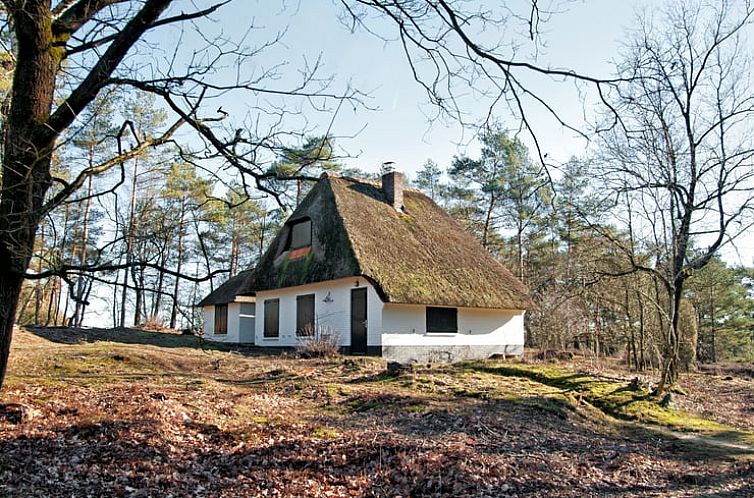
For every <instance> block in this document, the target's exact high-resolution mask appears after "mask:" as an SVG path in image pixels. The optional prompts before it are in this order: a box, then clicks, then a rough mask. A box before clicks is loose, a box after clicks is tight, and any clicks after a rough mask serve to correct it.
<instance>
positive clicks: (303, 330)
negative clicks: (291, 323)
mask: <svg viewBox="0 0 754 498" xmlns="http://www.w3.org/2000/svg"><path fill="white" fill-rule="evenodd" d="M313 333H314V294H307V295H305V296H297V297H296V335H312V334H313Z"/></svg>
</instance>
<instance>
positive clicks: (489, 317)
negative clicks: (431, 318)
mask: <svg viewBox="0 0 754 498" xmlns="http://www.w3.org/2000/svg"><path fill="white" fill-rule="evenodd" d="M382 326H383V334H382V346H383V348H385V347H391V348H399V347H400V348H413V347H427V346H432V347H435V346H436V347H440V348H442V347H448V348H451V349H452V348H457V347H460V346H471V347H475V346H476V347H478V348H479V350H480V352H482V351H483V352H484V355H489V354H494V353H501V354H502V353H505V354H512V353H513V352H514V351H519V350H521V349H522V348H523V344H524V312H523V311H518V310H513V311H508V310H490V309H479V308H458V332H457V333H434V332H432V333H427V331H426V330H427V324H426V307H425V306H420V305H407V304H385V306H384V308H383V312H382Z"/></svg>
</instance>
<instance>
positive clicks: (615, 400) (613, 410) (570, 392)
mask: <svg viewBox="0 0 754 498" xmlns="http://www.w3.org/2000/svg"><path fill="white" fill-rule="evenodd" d="M459 368H461V369H462V370H463V371H465V372H469V371H476V372H485V373H489V374H493V375H497V376H501V377H520V378H526V379H530V380H532V381H535V382H538V383H541V384H543V385H545V386H548V387H551V388H555V389H556V391H555V392H554V393H551V394H550V395H547V396H546V397H547V398H550V399H556V398H561V399H565V400H566V401H567V402H568V403H569V404H570V405H571V406H574V407H575V406H578V405H581V404H586V405H589V406H592V407H594V408H596V409H598V410H599V411H600V412H602V413H604V414H606V415H609V416H612V417H615V418H618V419H623V420H632V421H637V422H642V423H648V424H655V425H659V426H663V427H668V428H670V429H673V430H679V431H687V432H699V433H705V434H708V435H712V436H714V435H717V434H723V433H725V434H727V435H728V436H730V435H731V434H735V435H736V437H738V438H739V439H742V440H747V441H748V440H752V441H754V434H751V433H748V432H744V431H737V430H735V429H732V428H730V427H727V426H724V425H722V424H719V423H717V422H713V421H710V420H707V419H703V418H700V417H696V416H694V415H691V414H689V413H687V412H684V411H682V410H674V409H669V408H663V407H662V406H660V405H659V403H658V400H657V399H656V398H655V397H654V396H653V395H652V393H650V392H649V391H646V390H632V389H631V388H630V387H629V386H628V383H627V382H618V381H613V380H605V379H601V378H598V377H594V376H590V375H588V374H584V373H578V372H572V371H568V370H565V369H563V368H560V367H556V366H544V365H523V364H521V365H514V364H505V365H501V364H493V363H489V362H475V363H467V364H465V365H462V366H460V367H459ZM536 403H537V404H541V403H542V399H539V400H537V401H536ZM546 404H547V403H545V405H546ZM562 407H563V406H562V405H559V406H558V405H556V407H555V408H562Z"/></svg>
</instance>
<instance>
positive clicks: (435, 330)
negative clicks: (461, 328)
mask: <svg viewBox="0 0 754 498" xmlns="http://www.w3.org/2000/svg"><path fill="white" fill-rule="evenodd" d="M439 310H442V313H444V314H446V316H445V317H444V318H448V316H447V314H451V315H452V320H451V321H452V322H453V325H454V327H455V330H450V329H449V328H440V327H438V324H437V317H436V316H433V318H434V320H432V323H430V314H433V313H438V312H439ZM424 315H425V316H424V318H425V325H426V330H427V333H428V334H457V333H458V308H454V307H450V306H427V307H426V311H425V312H424ZM443 322H444V320H443Z"/></svg>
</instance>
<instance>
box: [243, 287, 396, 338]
mask: <svg viewBox="0 0 754 498" xmlns="http://www.w3.org/2000/svg"><path fill="white" fill-rule="evenodd" d="M356 282H358V284H359V285H358V287H366V288H367V345H368V346H378V345H379V344H380V332H381V329H382V305H383V303H382V300H381V299H380V298H379V296H378V295H377V292H376V291H375V290H374V288H373V287H372V286H371V285H370V284H369V282H368V281H367V280H366V279H364V278H358V277H351V278H344V279H339V280H332V281H329V282H323V283H316V284H307V285H300V286H296V287H287V288H284V289H275V290H271V291H264V292H258V293H257V296H256V300H257V318H256V338H255V343H256V344H257V345H259V346H294V347H295V346H297V345H298V343H299V338H297V337H296V296H301V295H305V294H314V314H315V317H316V320H317V324H318V325H319V326H321V327H329V328H331V329H332V330H333V332H334V333H336V334H337V335H338V337H339V338H340V345H341V346H350V345H351V289H356V288H358V287H357V286H356ZM328 294H329V298H328ZM266 299H280V335H279V337H276V338H271V337H264V301H265V300H266ZM326 301H327V302H326Z"/></svg>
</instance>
